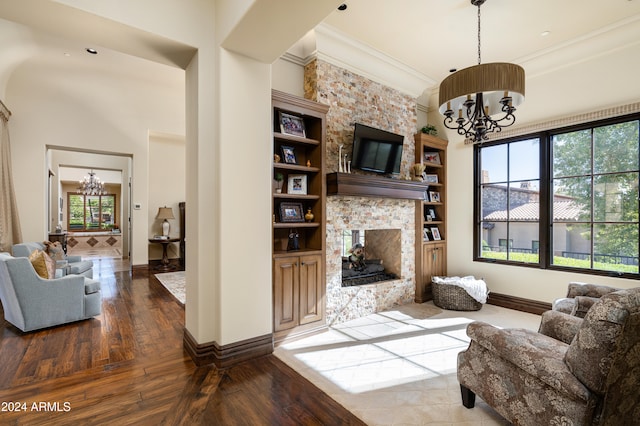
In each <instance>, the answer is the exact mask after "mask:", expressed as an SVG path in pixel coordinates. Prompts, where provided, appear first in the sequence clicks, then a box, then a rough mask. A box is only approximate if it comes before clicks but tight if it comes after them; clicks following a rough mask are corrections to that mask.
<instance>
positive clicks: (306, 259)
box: [300, 254, 324, 325]
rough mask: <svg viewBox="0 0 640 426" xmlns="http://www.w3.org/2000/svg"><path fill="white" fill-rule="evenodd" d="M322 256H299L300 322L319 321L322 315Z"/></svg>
mask: <svg viewBox="0 0 640 426" xmlns="http://www.w3.org/2000/svg"><path fill="white" fill-rule="evenodd" d="M321 261H322V256H321V255H319V254H314V255H308V256H301V257H300V324H301V325H302V324H308V323H311V322H315V321H320V320H321V319H322V318H323V317H324V285H323V283H324V279H323V277H322V264H321Z"/></svg>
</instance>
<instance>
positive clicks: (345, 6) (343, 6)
mask: <svg viewBox="0 0 640 426" xmlns="http://www.w3.org/2000/svg"><path fill="white" fill-rule="evenodd" d="M338 10H347V4H346V3H342V4H341V5H340V6H338Z"/></svg>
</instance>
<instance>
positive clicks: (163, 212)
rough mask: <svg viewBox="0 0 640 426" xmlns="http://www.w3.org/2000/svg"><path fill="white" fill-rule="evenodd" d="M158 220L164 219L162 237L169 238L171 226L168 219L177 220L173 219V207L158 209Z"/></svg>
mask: <svg viewBox="0 0 640 426" xmlns="http://www.w3.org/2000/svg"><path fill="white" fill-rule="evenodd" d="M156 219H163V222H162V236H163V237H168V236H169V230H170V227H171V225H170V224H169V220H168V219H175V217H173V210H172V209H171V207H167V206H164V207H160V208H159V209H158V215H157V216H156Z"/></svg>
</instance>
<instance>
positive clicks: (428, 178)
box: [423, 173, 438, 183]
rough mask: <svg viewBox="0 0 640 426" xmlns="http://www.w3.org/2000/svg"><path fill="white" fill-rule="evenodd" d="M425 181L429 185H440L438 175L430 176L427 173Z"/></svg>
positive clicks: (424, 176)
mask: <svg viewBox="0 0 640 426" xmlns="http://www.w3.org/2000/svg"><path fill="white" fill-rule="evenodd" d="M423 179H424V181H425V182H428V183H438V175H429V174H426V173H425V174H424V175H423Z"/></svg>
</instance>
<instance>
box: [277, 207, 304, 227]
mask: <svg viewBox="0 0 640 426" xmlns="http://www.w3.org/2000/svg"><path fill="white" fill-rule="evenodd" d="M280 222H291V223H293V222H304V214H303V213H302V203H280Z"/></svg>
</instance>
